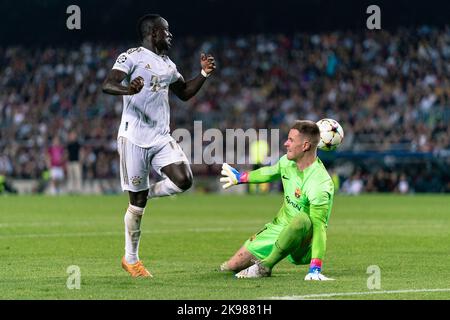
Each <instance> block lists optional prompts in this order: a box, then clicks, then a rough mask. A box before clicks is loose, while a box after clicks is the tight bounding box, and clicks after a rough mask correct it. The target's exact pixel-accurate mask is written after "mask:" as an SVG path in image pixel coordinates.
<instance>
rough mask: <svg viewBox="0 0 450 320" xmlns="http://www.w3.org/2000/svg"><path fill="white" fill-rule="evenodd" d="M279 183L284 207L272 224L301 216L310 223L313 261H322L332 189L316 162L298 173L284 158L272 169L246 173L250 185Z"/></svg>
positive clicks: (321, 164) (267, 168)
mask: <svg viewBox="0 0 450 320" xmlns="http://www.w3.org/2000/svg"><path fill="white" fill-rule="evenodd" d="M279 179H281V181H282V183H283V189H284V201H283V206H282V207H281V209H280V210H279V212H278V214H277V215H276V217H275V218H274V220H273V221H272V223H273V224H275V225H287V224H289V222H290V221H291V220H292V218H293V217H294V216H296V215H298V214H299V213H300V212H304V213H306V214H307V215H308V216H309V217H310V219H311V222H312V226H313V240H312V258H319V259H323V256H324V255H325V248H326V228H327V225H328V220H329V217H330V213H331V207H332V205H333V195H334V185H333V181H332V180H331V177H330V175H329V174H328V172H327V170H326V168H325V166H324V165H323V163H322V161H321V160H320V159H319V158H316V160H315V161H314V163H313V164H311V165H310V166H309V167H307V168H306V169H304V170H303V171H300V170H299V169H298V167H297V163H296V162H295V161H291V160H288V159H287V156H286V155H285V156H283V157H282V158H281V159H280V160H279V161H278V162H277V163H276V164H275V165H273V166H269V167H263V168H261V169H258V170H255V171H251V172H249V178H248V182H249V183H263V182H271V181H275V180H279Z"/></svg>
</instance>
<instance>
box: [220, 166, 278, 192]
mask: <svg viewBox="0 0 450 320" xmlns="http://www.w3.org/2000/svg"><path fill="white" fill-rule="evenodd" d="M221 173H222V176H223V177H222V178H220V182H222V183H224V185H223V186H222V187H223V188H224V189H228V188H229V187H231V186H234V185H237V184H242V183H265V182H272V181H275V180H279V179H280V169H279V163H277V164H275V165H273V166H268V167H263V168H259V169H258V170H254V171H250V172H239V171H238V170H236V169H235V168H233V167H232V166H230V165H229V164H227V163H224V164H223V165H222V172H221Z"/></svg>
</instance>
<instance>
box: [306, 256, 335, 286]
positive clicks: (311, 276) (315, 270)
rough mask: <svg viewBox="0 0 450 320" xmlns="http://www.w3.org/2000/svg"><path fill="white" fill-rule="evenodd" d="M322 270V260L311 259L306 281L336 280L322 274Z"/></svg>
mask: <svg viewBox="0 0 450 320" xmlns="http://www.w3.org/2000/svg"><path fill="white" fill-rule="evenodd" d="M321 270H322V260H320V259H311V264H310V266H309V272H308V274H307V275H306V276H305V280H307V281H309V280H313V281H314V280H316V281H317V280H318V281H328V280H334V279H332V278H327V277H325V276H324V275H323V274H321V273H320V271H321Z"/></svg>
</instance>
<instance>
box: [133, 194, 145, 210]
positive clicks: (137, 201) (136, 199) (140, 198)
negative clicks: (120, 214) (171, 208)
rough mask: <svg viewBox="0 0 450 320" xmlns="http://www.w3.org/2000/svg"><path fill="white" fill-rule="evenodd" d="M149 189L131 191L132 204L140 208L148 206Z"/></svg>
mask: <svg viewBox="0 0 450 320" xmlns="http://www.w3.org/2000/svg"><path fill="white" fill-rule="evenodd" d="M147 194H148V191H143V192H133V193H130V204H131V205H133V206H136V207H139V208H145V207H146V206H147Z"/></svg>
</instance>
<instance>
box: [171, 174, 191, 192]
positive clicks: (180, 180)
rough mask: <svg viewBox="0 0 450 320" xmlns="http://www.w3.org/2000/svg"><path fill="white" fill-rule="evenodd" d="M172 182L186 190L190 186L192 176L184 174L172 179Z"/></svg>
mask: <svg viewBox="0 0 450 320" xmlns="http://www.w3.org/2000/svg"><path fill="white" fill-rule="evenodd" d="M173 183H175V185H176V186H177V187H178V188H180V189H181V190H183V191H187V190H189V189H190V188H191V187H192V183H193V178H192V175H190V174H184V175H180V176H179V177H177V178H176V179H174V181H173Z"/></svg>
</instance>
